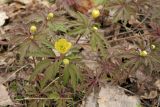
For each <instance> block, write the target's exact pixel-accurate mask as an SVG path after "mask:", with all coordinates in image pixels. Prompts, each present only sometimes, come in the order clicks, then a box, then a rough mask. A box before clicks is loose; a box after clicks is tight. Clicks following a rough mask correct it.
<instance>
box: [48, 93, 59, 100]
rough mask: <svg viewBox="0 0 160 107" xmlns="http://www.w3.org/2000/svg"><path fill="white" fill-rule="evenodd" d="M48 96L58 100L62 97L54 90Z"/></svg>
mask: <svg viewBox="0 0 160 107" xmlns="http://www.w3.org/2000/svg"><path fill="white" fill-rule="evenodd" d="M48 97H49V98H51V99H54V100H58V99H59V98H60V96H59V94H58V93H57V92H52V93H51V94H50V95H49V96H48Z"/></svg>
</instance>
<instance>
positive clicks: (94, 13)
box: [92, 9, 100, 18]
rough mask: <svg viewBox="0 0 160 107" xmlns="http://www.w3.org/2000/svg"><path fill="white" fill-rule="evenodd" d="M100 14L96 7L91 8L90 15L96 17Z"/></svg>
mask: <svg viewBox="0 0 160 107" xmlns="http://www.w3.org/2000/svg"><path fill="white" fill-rule="evenodd" d="M99 16H100V11H99V10H98V9H93V10H92V17H93V18H97V17H99Z"/></svg>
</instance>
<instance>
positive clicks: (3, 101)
mask: <svg viewBox="0 0 160 107" xmlns="http://www.w3.org/2000/svg"><path fill="white" fill-rule="evenodd" d="M7 105H13V102H12V100H11V98H10V96H9V95H8V91H7V90H6V87H5V86H4V85H2V84H1V83H0V106H7Z"/></svg>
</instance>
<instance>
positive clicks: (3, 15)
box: [0, 11, 8, 26]
mask: <svg viewBox="0 0 160 107" xmlns="http://www.w3.org/2000/svg"><path fill="white" fill-rule="evenodd" d="M0 19H1V20H0V26H3V25H4V23H5V20H6V19H8V16H7V15H6V12H4V11H0Z"/></svg>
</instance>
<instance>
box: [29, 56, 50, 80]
mask: <svg viewBox="0 0 160 107" xmlns="http://www.w3.org/2000/svg"><path fill="white" fill-rule="evenodd" d="M49 65H50V60H48V59H46V60H43V61H41V62H39V63H38V64H37V66H36V68H35V70H34V72H33V73H32V75H31V77H30V80H34V79H35V78H36V76H37V74H38V73H40V72H42V71H43V70H44V69H46V68H47V67H48V66H49Z"/></svg>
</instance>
